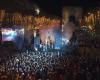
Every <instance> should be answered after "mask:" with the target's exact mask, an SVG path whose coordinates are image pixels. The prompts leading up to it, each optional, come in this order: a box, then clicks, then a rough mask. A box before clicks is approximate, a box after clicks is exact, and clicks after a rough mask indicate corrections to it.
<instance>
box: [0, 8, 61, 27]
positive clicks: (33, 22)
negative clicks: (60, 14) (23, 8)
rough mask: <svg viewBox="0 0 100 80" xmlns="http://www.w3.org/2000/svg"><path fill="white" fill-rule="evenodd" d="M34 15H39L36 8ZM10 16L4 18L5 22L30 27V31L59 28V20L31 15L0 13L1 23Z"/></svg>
mask: <svg viewBox="0 0 100 80" xmlns="http://www.w3.org/2000/svg"><path fill="white" fill-rule="evenodd" d="M35 11H36V13H37V14H39V13H40V10H39V8H36V10H35ZM8 14H9V15H12V16H11V17H10V18H6V21H7V22H11V23H13V24H14V25H23V26H27V28H28V27H30V28H31V29H33V27H34V28H36V29H37V27H38V28H42V29H43V28H47V27H48V26H49V27H50V26H59V25H60V20H59V19H56V18H53V19H50V18H46V17H45V16H43V17H39V16H38V17H34V16H32V15H24V16H23V15H22V14H20V13H12V14H11V13H6V12H5V11H0V16H1V17H0V21H1V22H2V21H3V20H4V18H5V17H7V15H8Z"/></svg>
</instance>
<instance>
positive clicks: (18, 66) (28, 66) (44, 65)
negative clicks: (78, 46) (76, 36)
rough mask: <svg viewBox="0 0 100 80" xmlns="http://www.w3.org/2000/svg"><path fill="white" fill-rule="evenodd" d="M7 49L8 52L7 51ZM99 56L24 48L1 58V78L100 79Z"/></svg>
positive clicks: (17, 79) (5, 79)
mask: <svg viewBox="0 0 100 80" xmlns="http://www.w3.org/2000/svg"><path fill="white" fill-rule="evenodd" d="M5 52H6V51H5ZM99 74H100V59H99V58H96V57H95V58H91V57H89V56H84V55H77V56H75V55H72V54H71V55H68V54H67V53H63V52H59V51H58V52H57V51H56V52H39V51H24V52H16V54H8V55H6V56H4V57H0V80H100V76H99Z"/></svg>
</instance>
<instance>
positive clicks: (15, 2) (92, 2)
mask: <svg viewBox="0 0 100 80" xmlns="http://www.w3.org/2000/svg"><path fill="white" fill-rule="evenodd" d="M34 4H37V5H38V6H39V7H40V9H41V10H42V11H43V12H45V13H47V14H51V15H57V16H61V13H62V7H63V6H73V7H74V6H81V7H82V8H83V9H88V8H90V7H96V6H100V1H99V0H0V8H4V9H7V10H14V11H16V10H19V11H26V10H27V12H28V11H29V12H31V11H32V6H33V5H34Z"/></svg>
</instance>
